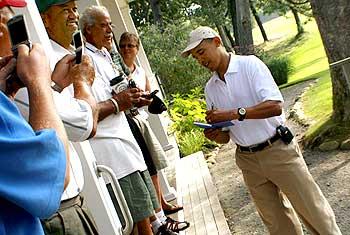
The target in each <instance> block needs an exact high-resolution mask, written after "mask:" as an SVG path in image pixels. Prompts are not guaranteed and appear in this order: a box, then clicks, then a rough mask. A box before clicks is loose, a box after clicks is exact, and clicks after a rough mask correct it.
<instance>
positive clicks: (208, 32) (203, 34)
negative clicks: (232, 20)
mask: <svg viewBox="0 0 350 235" xmlns="http://www.w3.org/2000/svg"><path fill="white" fill-rule="evenodd" d="M216 37H219V38H220V36H219V34H218V33H217V32H216V31H215V30H214V29H212V28H210V27H207V26H199V27H198V28H196V29H195V30H193V31H192V32H191V33H190V34H189V37H188V41H187V47H186V48H185V49H184V50H183V51H182V53H181V56H182V57H187V56H189V55H190V51H191V50H192V49H194V48H196V47H197V46H198V45H199V44H200V43H201V42H202V41H203V40H204V39H209V38H216Z"/></svg>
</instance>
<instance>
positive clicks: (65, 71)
mask: <svg viewBox="0 0 350 235" xmlns="http://www.w3.org/2000/svg"><path fill="white" fill-rule="evenodd" d="M74 61H75V56H74V55H66V56H64V57H63V58H62V59H61V60H60V61H59V62H58V63H57V64H56V66H55V70H54V71H53V73H52V81H54V82H55V83H56V84H57V85H58V86H59V87H60V88H61V89H64V88H66V87H67V86H69V85H70V84H72V83H80V82H84V83H87V84H88V85H89V86H91V85H92V83H93V82H94V79H95V69H94V67H93V65H92V63H91V60H90V58H89V57H88V56H87V55H83V57H82V62H81V63H80V64H74Z"/></svg>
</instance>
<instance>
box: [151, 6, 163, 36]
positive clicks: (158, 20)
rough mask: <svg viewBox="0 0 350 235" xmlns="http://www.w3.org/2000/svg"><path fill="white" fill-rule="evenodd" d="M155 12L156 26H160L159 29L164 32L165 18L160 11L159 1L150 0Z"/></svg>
mask: <svg viewBox="0 0 350 235" xmlns="http://www.w3.org/2000/svg"><path fill="white" fill-rule="evenodd" d="M149 2H150V4H151V8H152V12H153V20H154V23H155V24H156V25H158V27H159V29H160V30H161V31H162V32H163V31H164V26H163V17H162V12H161V10H160V6H159V0H149Z"/></svg>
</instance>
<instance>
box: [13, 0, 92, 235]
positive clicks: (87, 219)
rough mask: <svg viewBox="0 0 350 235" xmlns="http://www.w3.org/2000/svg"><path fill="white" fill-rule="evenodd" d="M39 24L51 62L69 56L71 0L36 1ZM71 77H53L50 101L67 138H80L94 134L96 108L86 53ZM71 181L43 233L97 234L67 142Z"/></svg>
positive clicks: (74, 21) (73, 24)
mask: <svg viewBox="0 0 350 235" xmlns="http://www.w3.org/2000/svg"><path fill="white" fill-rule="evenodd" d="M36 4H37V6H38V9H39V11H40V13H41V17H42V19H43V23H44V25H45V28H46V30H47V33H48V35H49V38H50V40H51V45H52V48H53V50H54V52H55V53H54V54H53V55H50V56H51V57H50V62H51V64H55V63H56V62H57V61H58V60H60V59H62V57H64V58H63V59H66V58H67V57H73V58H74V55H72V53H74V47H73V46H72V45H71V42H72V34H73V33H74V32H75V31H76V30H77V29H78V17H79V15H78V12H77V6H76V2H75V1H67V0H46V1H43V0H37V1H36ZM69 63H72V65H71V66H72V67H75V66H76V67H78V68H79V70H78V71H76V74H75V76H74V78H72V76H70V77H66V78H64V77H63V78H62V77H55V78H53V79H52V80H53V81H54V82H55V85H54V86H53V88H54V89H55V90H56V91H55V92H54V101H55V104H56V107H57V110H58V114H59V116H60V117H61V119H62V120H63V121H64V124H65V128H66V131H67V134H68V138H69V140H70V141H74V142H79V141H84V140H86V139H88V138H90V137H92V136H93V135H94V134H95V131H96V126H97V116H98V108H97V104H96V101H95V99H94V98H93V96H92V94H91V92H90V88H91V85H92V83H93V80H94V76H95V74H94V69H93V67H92V65H91V61H90V60H89V58H88V56H85V55H84V56H83V59H82V63H81V64H79V65H76V64H74V62H72V61H69ZM16 100H17V101H19V102H18V105H19V107H20V108H21V111H22V113H25V112H26V111H27V108H26V107H25V105H23V104H25V103H26V99H25V96H23V94H22V96H17V97H16ZM70 152H71V162H70V164H71V170H72V171H71V180H70V182H69V185H68V187H67V188H66V190H65V191H64V193H63V195H62V201H61V206H60V209H59V210H58V211H57V213H55V214H54V215H53V216H51V217H50V218H49V219H46V220H43V221H42V224H43V227H44V230H45V234H67V235H85V234H86V235H90V234H94V235H95V234H98V232H97V227H96V225H95V223H94V220H93V218H92V216H91V215H90V212H89V210H88V209H87V208H86V205H85V203H84V198H83V197H82V196H81V193H80V192H81V191H82V189H83V184H84V177H83V171H82V166H81V163H80V159H79V157H78V155H77V153H76V151H75V149H74V147H73V146H72V144H70Z"/></svg>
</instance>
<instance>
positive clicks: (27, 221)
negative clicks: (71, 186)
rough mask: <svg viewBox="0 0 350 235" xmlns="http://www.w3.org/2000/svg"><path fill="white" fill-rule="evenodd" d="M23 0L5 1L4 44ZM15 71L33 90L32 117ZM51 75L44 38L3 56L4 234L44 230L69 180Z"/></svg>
mask: <svg viewBox="0 0 350 235" xmlns="http://www.w3.org/2000/svg"><path fill="white" fill-rule="evenodd" d="M18 2H20V1H18V0H17V1H11V0H2V1H0V19H1V22H0V24H1V25H0V50H1V49H2V47H3V46H4V43H3V40H8V32H7V30H6V28H5V27H3V25H4V24H6V21H7V20H8V19H7V18H8V16H13V12H12V10H11V9H10V8H9V7H8V6H11V4H15V3H18ZM4 28H5V30H4ZM13 74H16V75H17V77H18V78H19V80H20V81H21V83H23V85H24V86H25V87H27V89H28V92H29V100H30V104H29V106H30V117H29V123H27V122H26V121H25V120H24V119H23V117H22V116H21V114H20V113H19V111H18V109H17V107H16V106H15V105H14V103H13V100H11V98H12V96H13V95H14V94H15V93H16V90H17V88H18V87H19V86H11V87H9V86H8V84H9V81H15V78H14V76H13ZM50 81H51V72H50V67H49V63H48V60H47V58H46V56H45V53H44V50H43V48H42V47H41V46H40V45H38V44H33V47H32V49H31V50H30V49H29V47H28V46H26V45H20V46H19V47H18V57H17V59H15V58H12V56H11V55H10V56H5V57H3V58H0V234H1V235H28V234H31V235H43V234H44V233H43V229H42V226H41V223H40V220H39V218H47V217H49V216H50V215H51V214H53V213H54V212H55V211H56V210H57V209H58V207H59V204H60V199H61V194H62V192H63V190H64V187H65V186H66V185H67V183H68V181H69V173H68V172H69V164H66V162H68V161H69V155H68V148H67V146H68V140H67V136H66V133H65V130H64V127H63V124H62V122H61V121H60V118H59V117H58V115H57V113H56V110H55V107H54V103H53V98H52V93H51V88H50V84H51V83H50ZM67 168H68V169H67Z"/></svg>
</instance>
